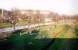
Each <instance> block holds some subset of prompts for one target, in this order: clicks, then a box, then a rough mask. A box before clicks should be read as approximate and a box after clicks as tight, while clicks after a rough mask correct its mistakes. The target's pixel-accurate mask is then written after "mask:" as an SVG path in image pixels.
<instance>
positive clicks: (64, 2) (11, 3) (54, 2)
mask: <svg viewBox="0 0 78 50" xmlns="http://www.w3.org/2000/svg"><path fill="white" fill-rule="evenodd" d="M77 5H78V0H0V8H3V9H7V10H11V9H12V8H19V9H32V10H50V11H53V12H57V13H58V14H66V15H74V14H78V6H77Z"/></svg>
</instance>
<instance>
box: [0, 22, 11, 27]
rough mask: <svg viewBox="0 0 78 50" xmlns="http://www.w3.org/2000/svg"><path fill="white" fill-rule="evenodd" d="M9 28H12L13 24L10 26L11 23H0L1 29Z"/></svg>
mask: <svg viewBox="0 0 78 50" xmlns="http://www.w3.org/2000/svg"><path fill="white" fill-rule="evenodd" d="M8 27H12V24H10V23H0V28H8Z"/></svg>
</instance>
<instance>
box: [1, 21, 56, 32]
mask: <svg viewBox="0 0 78 50" xmlns="http://www.w3.org/2000/svg"><path fill="white" fill-rule="evenodd" d="M50 24H54V22H48V23H38V24H31V25H26V26H16V27H15V29H14V27H10V28H3V29H0V32H11V31H14V30H20V29H25V28H32V27H37V26H43V25H50Z"/></svg>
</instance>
